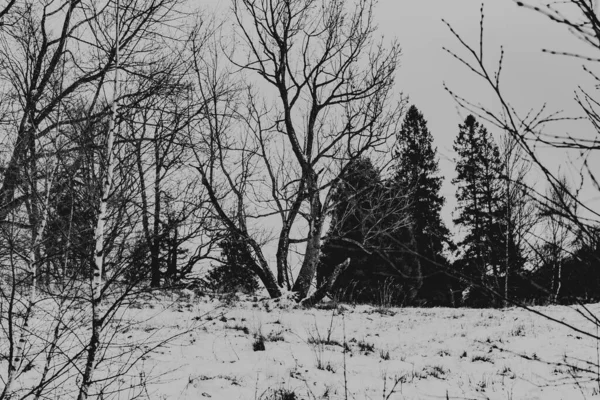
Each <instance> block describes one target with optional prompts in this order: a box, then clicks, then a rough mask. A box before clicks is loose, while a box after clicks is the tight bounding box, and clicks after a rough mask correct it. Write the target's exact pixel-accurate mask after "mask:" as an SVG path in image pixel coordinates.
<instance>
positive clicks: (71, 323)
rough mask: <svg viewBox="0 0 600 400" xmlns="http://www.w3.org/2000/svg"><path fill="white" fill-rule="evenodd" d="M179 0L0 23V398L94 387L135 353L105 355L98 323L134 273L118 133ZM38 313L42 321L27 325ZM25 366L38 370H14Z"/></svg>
mask: <svg viewBox="0 0 600 400" xmlns="http://www.w3.org/2000/svg"><path fill="white" fill-rule="evenodd" d="M178 4H179V1H178V0H158V1H155V0H118V1H117V0H115V1H113V0H107V1H103V2H98V1H79V0H70V1H58V0H55V1H48V2H44V3H40V2H37V1H27V2H23V3H20V4H17V5H15V6H14V7H13V8H12V9H11V10H10V13H8V19H6V20H5V21H4V22H5V23H6V24H5V25H3V27H2V29H1V30H0V53H1V54H2V59H1V61H0V80H1V81H2V83H3V85H2V91H1V92H0V95H1V96H3V99H5V100H6V102H3V103H2V106H3V107H6V108H3V114H2V125H1V127H0V129H2V132H3V133H4V134H6V136H4V137H8V138H9V139H8V140H7V142H6V143H7V145H8V146H7V147H6V148H7V150H8V154H7V159H6V160H3V161H6V168H3V169H2V170H1V171H0V172H1V173H2V174H1V175H0V176H1V177H2V187H1V188H0V227H1V233H2V236H1V238H0V240H1V241H2V247H3V248H4V246H5V245H6V251H3V252H2V254H1V257H2V259H1V262H2V269H1V270H0V273H1V274H2V278H3V279H2V284H1V285H0V295H1V301H0V304H2V306H1V307H0V325H2V329H1V330H0V347H1V348H2V352H3V354H4V353H6V354H8V355H9V358H8V360H9V362H8V366H7V369H6V371H2V372H1V373H0V379H1V380H2V382H3V383H4V388H3V389H2V392H1V393H0V398H1V399H4V398H25V397H35V398H41V397H48V396H50V395H52V396H53V397H54V395H55V394H56V396H59V397H68V396H73V393H76V396H77V397H78V398H81V399H84V398H87V397H88V396H95V395H98V396H102V395H101V394H100V393H101V392H102V391H104V390H105V389H106V387H108V386H110V385H114V384H115V382H116V380H117V377H118V376H119V375H120V374H122V373H124V371H125V370H127V369H128V368H131V365H132V363H134V362H135V360H136V357H137V355H139V354H141V353H140V352H139V351H138V350H136V348H138V347H137V345H135V344H131V343H130V344H126V343H119V344H118V345H119V346H121V345H122V346H124V347H123V348H124V349H128V350H127V352H129V353H128V354H129V355H130V356H131V357H132V358H130V359H129V360H126V361H124V362H123V363H114V364H111V363H109V362H108V361H114V360H116V358H113V357H114V349H115V343H114V340H115V338H116V337H117V336H118V335H117V331H118V330H116V329H114V327H112V326H111V325H110V321H111V320H113V319H114V318H115V315H118V313H120V312H123V311H124V309H126V306H127V301H128V299H130V298H131V297H132V296H134V295H135V294H136V293H137V290H138V288H139V286H140V283H142V282H143V280H142V279H140V278H144V277H143V276H141V277H136V279H126V277H127V276H128V274H130V272H131V267H130V265H131V264H132V261H133V255H132V253H133V251H132V246H131V244H132V243H133V242H135V240H136V239H137V236H138V233H139V229H138V228H139V227H140V217H139V215H140V214H139V212H138V209H137V208H136V207H135V204H136V203H135V201H134V199H135V196H138V195H139V192H138V186H136V185H135V182H134V180H133V179H132V178H131V177H134V176H135V175H134V174H133V173H132V172H134V171H135V165H136V164H135V160H133V159H132V157H130V155H131V153H130V154H129V157H128V155H127V154H126V152H127V151H128V150H129V148H130V147H128V146H129V143H130V142H129V141H128V140H127V139H128V136H127V135H121V134H120V131H121V130H122V129H125V128H126V124H124V121H126V120H127V119H128V118H129V117H130V115H131V114H132V113H133V110H135V108H136V107H138V106H140V104H142V103H143V100H144V99H147V98H148V97H152V96H156V95H157V93H160V92H161V91H162V90H163V89H164V88H165V87H166V83H167V81H168V79H167V78H170V76H171V72H173V70H174V69H175V68H176V66H177V63H178V62H179V60H176V59H175V60H174V59H173V57H172V55H173V51H176V48H177V47H178V46H179V44H178V42H177V38H176V37H174V36H172V35H171V34H172V32H170V31H169V29H173V28H171V27H170V26H169V23H171V22H174V21H176V20H178V19H179V20H180V19H181V14H179V13H178V11H177V6H178ZM11 7H12V6H11ZM1 13H2V11H0V14H1ZM13 17H14V18H13ZM8 22H10V23H8ZM51 27H59V28H60V29H58V32H59V33H58V34H56V33H55V31H54V30H53V29H51ZM165 60H171V62H165ZM109 99H110V100H109ZM7 110H8V111H7ZM78 190H79V191H80V192H78ZM66 196H69V197H70V198H69V201H68V202H66V204H65V202H63V201H62V200H64V199H65V197H66ZM76 196H81V197H79V198H76ZM61 207H62V209H61V210H59V208H61ZM65 208H66V209H65ZM82 210H83V212H82ZM63 217H64V219H63V220H62V221H58V220H59V219H60V218H63ZM49 224H51V226H52V228H53V229H54V230H53V231H49V230H48V225H49ZM57 237H58V238H57ZM50 263H55V264H57V265H58V266H59V268H58V269H59V270H61V271H62V272H61V275H60V276H54V277H52V276H51V274H50V270H51V268H50V267H46V272H47V275H46V277H45V280H46V284H45V285H40V281H39V279H38V278H39V271H40V268H41V266H44V265H47V264H50ZM67 272H69V273H67ZM6 278H7V279H6ZM56 289H57V290H56ZM41 316H44V318H45V316H47V317H48V318H49V321H50V322H49V324H47V323H44V324H36V325H35V326H31V325H32V324H30V323H29V321H31V320H33V319H36V320H37V319H38V318H41ZM66 343H68V344H66ZM73 343H76V344H73ZM144 352H145V351H144ZM111 353H112V354H111ZM34 363H36V364H37V363H39V364H40V365H42V366H43V368H42V370H41V371H38V372H39V373H36V374H35V375H34V374H32V373H31V372H30V373H29V374H28V376H27V377H26V378H25V377H24V374H25V373H26V372H29V370H30V369H31V366H32V365H34ZM96 392H97V393H96ZM57 393H58V394H57Z"/></svg>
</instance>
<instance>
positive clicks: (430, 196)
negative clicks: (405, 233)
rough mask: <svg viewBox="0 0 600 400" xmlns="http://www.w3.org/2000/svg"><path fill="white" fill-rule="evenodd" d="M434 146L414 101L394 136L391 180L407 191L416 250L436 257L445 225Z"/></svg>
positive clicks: (440, 247)
mask: <svg viewBox="0 0 600 400" xmlns="http://www.w3.org/2000/svg"><path fill="white" fill-rule="evenodd" d="M436 150H437V149H436V148H435V147H433V137H432V136H431V133H430V132H429V129H428V128H427V121H426V120H425V118H424V117H423V114H421V112H419V110H418V109H417V107H415V106H414V105H413V106H411V107H410V109H409V110H408V113H407V114H406V117H405V119H404V123H403V124H402V128H401V130H400V132H399V133H398V137H397V150H396V154H395V157H396V173H395V180H396V181H397V182H399V183H400V186H401V187H406V188H408V189H409V191H410V197H411V201H410V205H409V207H410V213H411V217H412V220H413V224H414V234H415V236H416V239H417V242H418V243H419V254H420V255H421V256H422V257H423V258H426V259H431V260H438V259H439V258H440V257H441V252H442V250H443V244H444V242H447V241H448V236H449V232H448V228H446V226H445V225H444V222H443V221H442V218H441V216H440V213H441V210H442V206H443V205H444V198H443V197H442V196H441V195H440V189H441V187H442V181H443V178H442V177H441V176H440V175H439V167H438V160H437V157H436Z"/></svg>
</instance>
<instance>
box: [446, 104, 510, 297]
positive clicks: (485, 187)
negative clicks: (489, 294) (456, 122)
mask: <svg viewBox="0 0 600 400" xmlns="http://www.w3.org/2000/svg"><path fill="white" fill-rule="evenodd" d="M454 150H455V151H456V153H457V155H458V158H457V160H456V172H457V176H456V178H455V179H453V181H452V183H453V184H455V185H456V186H457V189H456V199H457V201H458V206H457V208H456V212H457V216H456V218H455V219H454V223H456V224H457V225H459V226H461V227H463V228H464V229H465V231H466V235H465V237H464V239H463V240H462V241H461V242H460V243H459V246H460V247H461V248H462V257H461V258H460V259H459V262H458V264H459V265H461V269H463V272H465V273H467V274H468V275H469V276H470V277H471V279H475V280H476V281H477V282H478V283H483V284H486V283H489V280H490V279H489V278H492V279H493V283H494V284H495V286H496V289H500V282H499V280H498V279H499V275H500V267H501V266H502V265H503V264H504V259H505V248H506V235H505V232H506V228H505V227H506V218H505V215H506V210H505V207H506V204H505V201H504V194H503V193H504V185H503V182H502V169H503V165H502V162H501V160H500V152H499V150H498V146H497V145H496V144H495V142H494V139H493V137H492V136H491V135H490V133H489V132H488V130H487V129H486V128H485V127H484V126H483V125H481V124H480V123H479V122H477V120H476V119H475V117H473V116H472V115H469V116H468V117H467V118H466V119H465V122H464V123H463V124H462V125H460V126H459V133H458V136H457V138H456V140H455V141H454Z"/></svg>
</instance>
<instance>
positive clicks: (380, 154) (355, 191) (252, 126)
mask: <svg viewBox="0 0 600 400" xmlns="http://www.w3.org/2000/svg"><path fill="white" fill-rule="evenodd" d="M319 7H320V6H319ZM319 7H317V6H316V4H313V2H283V1H281V2H273V3H272V2H260V3H256V2H252V1H247V0H237V1H234V2H233V7H232V9H231V15H230V16H229V17H230V21H229V23H230V24H231V21H233V22H234V23H235V25H237V29H235V30H234V32H233V33H231V32H226V31H225V30H224V26H225V25H224V22H223V21H219V20H218V19H217V18H216V17H214V16H210V15H209V14H208V13H199V14H197V15H195V16H193V17H190V15H189V14H188V13H184V12H183V10H184V9H185V7H184V3H180V2H179V1H178V0H160V1H146V0H121V1H120V2H119V3H117V2H115V1H106V2H103V3H102V2H101V3H98V2H86V1H69V2H59V1H54V2H50V3H48V4H47V5H41V4H37V3H35V2H30V3H26V4H16V3H15V2H9V3H7V4H6V5H5V7H4V11H3V14H2V18H3V25H2V31H1V35H2V47H1V52H2V54H1V58H2V65H0V68H1V71H2V82H3V85H2V99H3V101H2V110H1V111H2V114H1V117H2V126H3V128H2V129H3V132H4V135H3V137H4V139H3V141H2V148H3V151H2V153H1V157H2V160H1V161H2V167H1V169H0V171H1V180H2V186H1V188H0V205H1V212H0V219H1V221H2V225H1V226H2V232H1V233H2V235H1V237H0V240H1V241H2V247H1V248H2V254H1V255H0V256H1V257H2V258H1V259H2V276H3V282H7V283H10V282H16V283H18V284H17V286H16V287H17V288H19V290H24V289H23V288H25V287H32V290H33V291H36V290H41V291H44V290H48V291H57V290H59V291H62V290H65V289H64V288H65V287H68V286H69V285H73V284H75V282H82V281H85V280H86V279H91V280H92V282H93V287H94V290H95V291H96V294H95V295H94V296H92V297H96V298H101V297H102V293H103V291H104V290H108V289H109V288H110V287H111V285H112V284H113V283H117V284H119V285H121V286H122V285H125V286H127V285H131V286H132V287H140V286H139V285H141V287H146V286H147V287H150V288H159V287H165V288H168V287H174V286H181V285H187V286H188V287H197V288H198V289H199V290H206V291H211V290H213V291H214V290H216V291H231V290H237V289H240V288H243V289H244V290H249V291H255V290H257V289H258V288H259V287H265V288H266V289H267V291H268V293H269V295H270V296H272V297H278V296H281V295H282V293H283V292H285V291H292V292H294V293H296V295H297V298H298V300H303V301H306V302H308V303H314V302H316V301H319V300H320V299H321V298H322V297H323V296H325V295H327V294H328V295H329V296H331V297H335V298H338V299H343V300H345V301H357V302H363V301H364V302H375V303H377V302H380V303H381V302H385V303H390V304H399V305H411V304H413V305H414V304H420V305H431V306H440V305H444V306H464V305H467V306H500V305H503V304H507V303H506V302H507V301H509V302H510V301H527V302H536V303H545V302H556V301H559V302H572V301H575V299H580V300H585V301H592V300H595V299H597V297H598V295H599V294H600V292H599V291H598V289H597V287H598V285H597V282H598V279H599V278H598V277H600V270H599V269H598V268H596V263H597V256H598V245H597V243H598V237H597V234H596V233H597V231H598V230H597V227H596V226H595V224H594V223H593V220H592V222H589V221H588V220H585V223H582V221H584V219H582V218H579V217H580V213H579V209H578V206H579V203H578V201H577V199H576V198H574V197H573V193H574V192H575V191H574V190H573V189H572V187H573V185H574V184H575V183H573V182H569V181H568V180H567V179H566V178H565V177H564V176H561V177H558V179H557V180H556V181H555V182H550V183H548V184H546V186H545V187H542V186H543V185H544V184H543V183H542V184H540V183H539V182H536V183H537V185H536V186H533V185H532V181H535V180H538V179H537V178H536V177H534V178H530V175H532V174H535V173H539V172H538V171H537V170H536V168H534V167H535V165H534V164H535V161H534V160H532V159H531V157H530V156H529V155H528V154H527V151H526V149H525V150H524V149H523V148H522V146H521V145H520V143H519V142H518V139H516V138H515V136H514V135H511V132H510V131H508V130H507V129H504V130H502V129H497V126H494V124H491V125H492V126H491V127H490V126H486V121H485V119H483V120H482V119H481V118H479V117H478V115H477V113H474V115H469V116H468V117H467V118H466V119H465V120H464V122H463V123H462V124H461V125H460V126H457V127H454V128H453V130H454V134H455V135H456V136H455V137H456V138H455V141H454V150H455V154H456V158H455V160H454V161H455V165H456V169H455V171H454V173H453V174H446V175H445V176H443V175H442V174H441V172H440V171H439V169H438V156H437V153H436V146H435V143H434V141H433V136H432V133H431V132H430V131H429V130H428V127H427V120H426V118H425V116H423V115H422V113H421V112H420V111H419V109H418V108H417V106H416V105H409V104H408V103H407V100H406V98H405V97H404V96H403V95H402V93H401V88H400V87H397V86H396V85H395V82H394V73H395V71H396V69H397V68H398V62H399V60H400V47H399V45H398V43H396V42H386V41H383V42H379V41H378V39H376V35H375V34H376V30H375V26H374V23H373V16H372V4H371V2H370V1H367V0H361V1H358V2H357V3H356V4H355V5H354V6H352V7H350V6H348V5H346V4H345V3H344V2H343V1H333V2H329V3H328V4H327V6H326V7H325V6H323V7H325V8H324V9H323V10H320V9H319ZM315 13H322V16H321V17H320V18H314V17H315V15H316V14H315ZM367 60H368V62H367ZM249 82H251V83H249ZM492 122H493V121H492ZM496 125H497V124H496ZM444 179H447V180H452V183H453V185H454V188H455V190H456V198H457V200H458V206H457V208H456V210H455V211H454V213H453V216H454V219H453V223H454V224H455V225H456V228H457V229H456V230H455V231H456V232H458V234H456V235H454V236H453V235H451V234H450V229H449V227H447V226H445V224H444V222H443V221H442V218H441V216H440V212H441V209H442V207H443V205H444V202H445V199H444V198H443V197H442V196H441V195H440V188H441V184H442V181H443V180H444ZM271 253H274V254H271ZM190 285H192V286H190ZM9 286H10V285H9ZM3 296H5V298H8V297H10V296H11V295H10V293H8V292H3Z"/></svg>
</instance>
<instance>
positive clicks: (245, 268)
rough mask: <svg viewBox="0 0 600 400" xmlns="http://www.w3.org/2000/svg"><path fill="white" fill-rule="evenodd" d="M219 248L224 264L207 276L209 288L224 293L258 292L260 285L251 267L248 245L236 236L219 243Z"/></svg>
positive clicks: (228, 237)
mask: <svg viewBox="0 0 600 400" xmlns="http://www.w3.org/2000/svg"><path fill="white" fill-rule="evenodd" d="M219 246H220V247H221V255H222V260H223V263H222V265H219V266H216V267H215V268H214V269H212V270H211V271H210V272H209V273H208V275H207V276H206V278H205V281H206V283H207V286H208V288H209V289H210V290H213V291H215V292H222V293H229V292H237V291H241V292H244V293H254V292H256V290H258V288H259V283H258V279H257V277H256V274H255V273H254V272H253V271H252V270H251V269H250V267H249V266H250V265H252V263H253V261H252V258H251V257H252V256H251V253H250V250H249V249H248V244H247V243H246V242H244V241H243V240H242V239H241V238H239V237H236V236H235V235H228V236H227V237H225V238H224V239H222V240H221V241H220V242H219Z"/></svg>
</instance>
